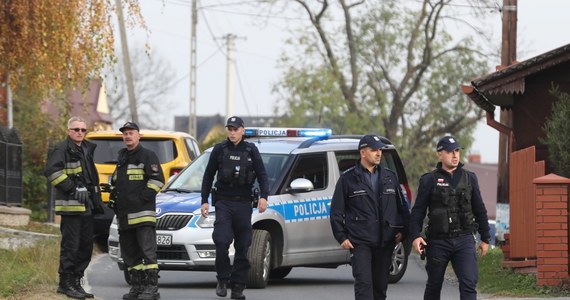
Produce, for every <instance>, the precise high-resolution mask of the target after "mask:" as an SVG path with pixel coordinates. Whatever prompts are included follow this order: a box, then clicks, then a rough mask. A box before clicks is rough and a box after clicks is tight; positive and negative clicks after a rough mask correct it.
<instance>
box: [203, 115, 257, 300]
mask: <svg viewBox="0 0 570 300" xmlns="http://www.w3.org/2000/svg"><path fill="white" fill-rule="evenodd" d="M226 131H227V135H228V137H227V139H226V140H225V141H223V142H221V143H219V144H216V145H215V146H214V149H213V150H212V153H211V155H210V160H209V161H208V165H207V166H206V170H205V172H204V177H203V181H202V216H203V217H205V218H207V217H208V196H209V194H210V190H211V189H212V184H213V180H214V176H215V175H216V174H217V177H216V179H217V180H216V185H215V193H213V195H212V204H213V205H215V206H216V221H215V223H214V232H213V234H212V238H213V240H214V243H215V244H216V273H217V279H218V284H217V287H216V295H218V296H219V297H225V296H226V295H227V287H228V285H229V286H230V287H231V298H232V299H245V296H244V294H243V290H244V288H245V284H246V279H247V274H248V271H249V268H250V265H249V261H248V259H247V251H248V249H249V246H250V245H251V239H252V228H251V214H252V199H253V197H252V188H253V183H254V181H255V178H256V177H257V179H258V181H259V187H260V199H259V203H258V206H257V208H258V210H259V212H260V213H262V212H264V211H265V209H266V208H267V195H268V183H267V172H266V171H265V167H264V165H263V161H262V160H261V155H260V154H259V150H258V149H257V147H256V146H255V145H254V144H252V143H249V142H246V141H244V140H243V135H244V133H245V128H244V123H243V120H242V119H241V118H240V117H235V116H234V117H231V118H229V119H228V120H227V123H226ZM214 201H215V203H214ZM232 240H233V241H234V248H235V256H234V264H233V268H232V266H230V259H229V256H228V255H229V252H228V250H229V247H230V244H231V243H232Z"/></svg>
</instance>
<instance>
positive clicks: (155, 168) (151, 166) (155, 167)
mask: <svg viewBox="0 0 570 300" xmlns="http://www.w3.org/2000/svg"><path fill="white" fill-rule="evenodd" d="M150 169H151V170H153V171H154V172H158V165H156V164H152V165H150Z"/></svg>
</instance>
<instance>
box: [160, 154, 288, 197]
mask: <svg viewBox="0 0 570 300" xmlns="http://www.w3.org/2000/svg"><path fill="white" fill-rule="evenodd" d="M210 154H211V152H204V153H202V155H200V156H199V157H198V158H196V159H195V160H194V161H193V162H192V163H191V164H190V165H188V167H187V168H186V169H184V170H183V171H182V172H181V173H180V174H178V175H176V178H175V179H174V180H173V181H172V182H171V183H170V184H169V185H168V186H167V187H166V189H165V190H173V189H183V190H189V191H193V192H200V190H201V189H202V178H203V177H204V171H205V170H206V165H207V164H208V160H209V158H210ZM287 157H288V156H287V155H286V154H267V153H265V154H264V153H262V154H261V159H262V160H263V164H264V165H265V169H266V171H267V177H268V179H269V190H270V191H271V190H273V185H275V183H276V182H277V178H278V177H279V176H280V175H281V174H283V168H284V166H285V163H286V161H287ZM214 181H215V178H214ZM255 185H256V186H257V182H256V184H255Z"/></svg>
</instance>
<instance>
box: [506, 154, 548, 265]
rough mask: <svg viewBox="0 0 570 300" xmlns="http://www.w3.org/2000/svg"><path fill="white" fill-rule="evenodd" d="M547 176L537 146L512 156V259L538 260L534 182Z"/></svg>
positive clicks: (510, 187) (510, 170)
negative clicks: (537, 156) (537, 159)
mask: <svg viewBox="0 0 570 300" xmlns="http://www.w3.org/2000/svg"><path fill="white" fill-rule="evenodd" d="M541 176H544V161H539V162H537V161H536V148H535V147H534V146H532V147H529V148H525V149H522V150H518V151H514V152H511V155H510V162H509V198H510V241H509V245H510V247H509V249H510V257H509V258H510V259H524V258H536V216H535V212H536V198H535V197H536V196H535V195H536V193H535V185H534V184H533V183H532V180H533V179H535V178H537V177H541Z"/></svg>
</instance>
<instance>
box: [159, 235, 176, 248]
mask: <svg viewBox="0 0 570 300" xmlns="http://www.w3.org/2000/svg"><path fill="white" fill-rule="evenodd" d="M156 244H157V245H159V246H170V245H172V236H171V235H162V234H157V235H156Z"/></svg>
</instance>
